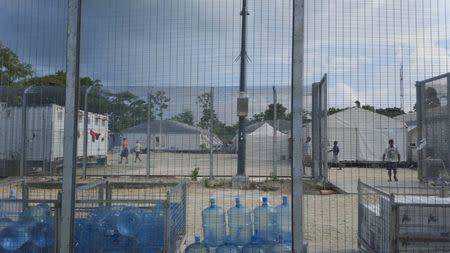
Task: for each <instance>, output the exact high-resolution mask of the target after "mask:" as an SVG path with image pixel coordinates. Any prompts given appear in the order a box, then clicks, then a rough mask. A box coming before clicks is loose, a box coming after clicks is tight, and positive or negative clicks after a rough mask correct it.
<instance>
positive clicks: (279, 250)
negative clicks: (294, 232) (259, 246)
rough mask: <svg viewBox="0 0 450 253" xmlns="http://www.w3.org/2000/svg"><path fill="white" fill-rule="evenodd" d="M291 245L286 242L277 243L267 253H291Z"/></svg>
mask: <svg viewBox="0 0 450 253" xmlns="http://www.w3.org/2000/svg"><path fill="white" fill-rule="evenodd" d="M291 252H292V245H291V243H288V242H279V243H277V244H275V245H273V246H272V247H271V249H270V252H269V253H291Z"/></svg>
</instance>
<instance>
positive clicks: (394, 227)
mask: <svg viewBox="0 0 450 253" xmlns="http://www.w3.org/2000/svg"><path fill="white" fill-rule="evenodd" d="M389 205H390V209H389V211H390V214H389V218H390V221H391V222H390V224H389V240H390V243H389V245H390V252H398V241H397V236H398V233H397V232H398V228H399V227H398V212H397V205H396V204H395V195H394V194H393V193H391V194H390V195H389Z"/></svg>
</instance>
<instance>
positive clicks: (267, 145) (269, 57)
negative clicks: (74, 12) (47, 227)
mask: <svg viewBox="0 0 450 253" xmlns="http://www.w3.org/2000/svg"><path fill="white" fill-rule="evenodd" d="M71 1H72V0H65V1H51V0H45V1H33V0H2V3H1V8H0V176H1V177H4V176H5V177H6V176H7V177H10V178H7V179H1V182H2V183H3V181H5V182H8V186H6V185H5V186H4V187H3V186H2V187H0V196H1V199H2V200H4V201H2V203H1V204H5V203H14V204H15V203H16V202H17V201H10V200H9V195H10V194H11V192H15V194H16V195H17V196H16V198H17V200H18V201H19V200H23V199H24V198H25V199H28V201H29V206H36V205H37V204H38V203H40V200H42V201H41V202H45V203H47V204H48V205H49V206H50V209H51V210H52V217H54V216H56V214H55V211H54V210H55V209H57V207H58V204H57V203H58V196H59V194H58V193H59V191H60V190H61V175H62V168H63V161H64V158H65V157H64V153H63V151H64V149H63V147H64V137H65V135H67V134H74V133H67V131H66V133H65V132H64V127H63V126H64V121H65V120H66V119H65V112H66V108H65V102H66V71H67V69H66V65H67V62H66V60H67V57H66V54H67V31H68V29H67V25H68V21H67V18H68V10H69V4H68V3H69V2H71ZM297 2H298V1H297V0H247V1H244V0H211V1H202V0H135V1H125V0H82V9H81V21H80V23H81V36H80V43H81V45H80V62H79V63H80V88H79V96H78V108H76V109H77V110H78V112H77V113H78V115H77V116H78V117H77V121H78V122H77V124H78V127H77V133H76V136H77V138H76V140H77V148H76V149H77V150H76V154H73V155H74V156H75V157H76V160H77V166H76V168H75V170H76V176H77V177H76V181H77V183H78V184H77V186H78V189H79V190H77V192H76V196H77V198H76V202H75V203H76V204H75V231H74V236H75V239H76V240H75V241H77V240H78V242H80V241H81V242H82V243H81V244H78V243H75V245H74V247H75V249H76V251H80V252H97V251H98V252H113V251H114V250H117V251H119V249H120V248H121V247H122V246H124V247H125V246H126V247H128V251H125V252H142V251H144V250H145V249H146V248H145V247H146V246H148V247H147V249H148V248H151V247H153V249H152V250H155V251H156V252H174V251H176V250H178V249H179V248H180V246H181V249H183V248H184V247H185V246H188V245H190V244H192V243H194V236H195V235H198V236H200V239H201V242H202V243H205V244H208V243H210V242H211V241H208V240H209V238H208V235H211V234H213V235H217V234H219V233H222V234H227V235H230V236H232V232H231V231H232V229H231V227H230V226H231V225H232V224H233V219H232V218H229V216H228V213H227V211H229V210H230V209H231V208H233V207H235V206H236V203H235V202H236V200H235V198H236V197H239V198H240V203H241V204H242V205H243V206H246V207H247V208H248V209H250V210H252V211H253V213H252V214H251V215H250V217H251V218H250V225H249V226H251V227H252V228H251V229H250V231H251V232H250V234H251V235H257V237H256V239H255V240H256V241H257V244H263V245H264V246H265V247H266V250H268V251H270V250H272V249H273V248H274V247H284V246H285V247H287V248H289V246H291V243H290V242H289V240H287V242H285V243H280V238H279V235H280V234H283V232H286V233H287V234H289V232H290V230H289V229H286V227H288V226H287V225H286V224H290V223H291V218H292V217H291V216H290V213H289V212H286V213H282V211H279V210H283V209H282V207H283V205H282V196H283V195H287V196H289V197H292V195H291V188H292V182H295V181H294V180H293V178H292V173H291V171H292V169H293V168H292V166H291V162H292V158H293V157H300V156H301V157H302V158H303V161H304V162H305V163H304V165H305V167H306V168H305V177H304V179H303V183H304V193H305V195H304V198H303V199H302V200H298V199H297V200H294V201H296V203H298V201H301V204H302V205H303V209H304V212H305V213H304V217H303V224H304V235H305V240H306V241H308V243H309V247H308V252H354V251H355V250H358V249H359V248H360V247H363V246H364V247H365V248H366V249H368V248H370V247H371V249H373V247H372V246H374V247H375V243H376V242H378V241H387V239H386V238H385V237H383V238H380V237H377V234H380V231H381V232H383V231H384V230H379V228H378V227H376V228H369V229H366V228H367V227H366V225H367V226H369V225H371V224H375V223H377V222H378V223H379V222H382V224H383V226H384V225H385V223H386V221H387V222H389V224H390V223H392V222H390V221H391V214H392V213H386V214H384V213H383V214H382V213H381V211H380V210H381V209H379V210H378V211H376V210H375V211H374V208H372V207H373V206H376V205H378V206H379V207H380V206H383V205H384V204H383V203H384V202H383V201H384V199H385V198H389V197H387V195H384V194H382V193H380V192H379V191H378V190H376V189H372V188H361V189H360V191H362V192H360V193H359V195H358V181H359V180H360V181H362V182H365V183H368V184H375V185H381V186H382V188H383V189H384V190H383V191H384V192H386V193H392V192H394V191H395V193H398V192H400V191H401V190H403V191H406V192H409V193H408V194H410V193H411V192H414V191H413V190H411V189H412V188H419V187H421V188H424V189H433V188H432V187H431V186H430V184H438V185H439V184H441V185H442V184H445V183H446V181H448V178H447V176H446V175H445V173H444V172H443V171H445V170H443V169H442V168H447V169H448V168H449V164H448V163H449V162H448V161H449V160H450V159H449V158H448V154H449V153H450V152H449V151H448V150H449V141H448V136H449V133H448V125H449V123H448V120H449V117H448V109H447V107H446V105H448V103H447V97H448V84H447V86H446V84H445V82H447V83H448V79H449V78H448V76H441V77H440V78H437V79H433V80H426V79H428V78H430V77H433V76H438V75H441V74H443V73H448V72H449V58H450V56H449V53H448V52H449V50H450V48H449V39H448V38H449V36H448V34H450V25H449V24H450V15H449V8H450V5H449V4H450V3H449V2H448V1H444V0H434V1H424V0H394V1H389V0H336V1H334V0H314V1H313V0H305V1H304V3H305V5H304V7H305V12H304V15H305V16H304V18H305V22H304V25H305V30H304V34H303V38H304V42H305V47H304V59H303V60H304V80H302V81H303V84H304V85H303V97H302V98H301V99H302V101H303V111H301V112H295V111H293V109H294V108H297V107H296V106H297V105H294V106H293V105H292V101H293V99H292V88H293V87H292V81H293V80H292V75H291V74H292V73H291V72H292V69H291V68H292V59H293V55H292V48H293V44H292V43H293V42H292V41H293V38H294V37H293V34H292V31H293V22H292V20H293V18H294V17H293V7H294V3H297ZM245 3H246V4H247V6H244V4H245ZM244 17H246V19H245V21H246V22H245V24H246V26H243V23H244ZM244 37H245V40H243V39H244ZM324 74H326V75H327V76H326V85H325V84H324V83H325V82H324V80H322V82H321V84H320V85H319V88H318V89H319V91H317V90H316V91H314V87H313V85H312V84H313V83H316V82H318V81H319V80H321V78H322V77H323V75H324ZM420 80H426V81H420ZM294 81H297V80H294ZM417 81H419V82H418V83H417V88H416V87H414V84H415V83H416V82H417ZM321 85H323V87H322V89H321V88H320V86H321ZM315 94H319V95H317V96H316V95H315ZM315 99H318V100H317V101H316V100H315ZM238 101H239V103H238ZM247 102H248V108H246V107H247V106H246V104H247ZM238 105H239V106H238ZM316 106H318V107H319V109H318V110H315V107H316ZM294 113H300V114H301V115H302V118H303V126H302V128H303V136H301V137H300V136H297V138H302V145H303V149H305V148H308V146H309V145H312V146H311V147H310V150H311V155H312V162H309V161H308V159H307V158H308V155H306V156H305V154H307V152H305V150H304V152H303V154H296V153H293V152H292V150H293V147H292V145H293V144H292V143H293V142H292V140H293V138H296V136H292V125H294V124H293V123H295V122H292V115H293V114H294ZM244 115H245V116H244ZM239 122H240V123H241V124H239ZM444 122H447V123H446V124H444ZM316 126H317V127H316ZM239 129H241V133H239ZM242 130H243V131H242ZM317 130H320V131H319V134H316V133H317ZM308 136H310V137H312V144H308V143H306V139H307V137H308ZM244 139H245V145H243V144H242V143H243V140H244ZM389 140H393V141H394V146H393V147H390V146H389ZM417 140H419V142H418V141H417ZM335 141H336V142H337V146H336V148H337V149H336V148H335V147H334V145H333V143H334V142H335ZM239 143H241V146H240V144H239ZM330 150H335V151H336V150H339V152H337V151H336V152H333V151H332V152H328V151H330ZM325 152H326V153H325ZM398 155H400V157H398ZM66 158H67V157H66ZM308 162H309V163H308ZM317 163H319V164H317ZM416 165H417V166H416ZM310 167H313V169H311V168H310ZM328 167H329V169H328ZM416 167H418V168H416ZM294 169H297V168H294ZM326 172H328V173H326ZM21 175H23V176H24V178H22V179H24V180H25V181H26V182H25V183H23V182H22V181H17V182H16V183H11V181H10V180H14V178H20V176H21ZM25 176H27V177H25ZM28 176H30V177H28ZM84 177H86V178H84ZM103 177H109V179H108V180H106V179H102V178H103ZM318 179H322V180H318ZM323 179H325V180H323ZM97 180H100V181H99V183H98V182H97ZM103 180H106V181H103ZM116 180H117V182H116ZM179 180H187V181H188V182H187V183H186V188H183V187H181V186H179V184H178V182H179ZM426 181H428V184H427V183H426ZM93 182H94V183H93ZM95 182H97V183H98V184H97V183H95ZM119 182H122V183H119ZM85 183H93V184H91V185H90V186H86V187H84V188H83V186H81V185H82V184H85ZM297 183H298V181H297ZM43 185H45V187H43ZM133 185H134V186H133ZM180 185H183V184H180ZM91 186H92V187H91ZM80 187H82V188H80ZM179 187H181V188H182V190H180V189H179ZM417 191H418V190H417ZM417 191H416V193H414V194H413V193H411V194H412V195H414V196H417V195H419V193H420V194H421V195H422V196H424V197H423V198H426V199H428V200H430V201H431V200H432V199H435V196H437V195H439V193H435V192H434V190H430V191H431V192H433V193H428V192H426V191H425V192H422V191H418V192H419V193H417ZM399 195H401V196H403V195H407V194H399ZM263 196H268V197H269V206H270V207H274V208H275V207H278V209H277V210H278V211H277V212H276V214H277V215H278V216H277V217H278V220H277V221H276V222H275V221H274V222H273V223H271V224H270V225H271V226H272V227H270V228H267V230H270V229H272V231H276V232H274V234H271V236H272V237H273V238H270V239H267V238H258V236H261V235H260V234H258V233H257V231H256V230H258V229H255V228H256V227H259V226H260V225H261V224H256V223H257V219H255V212H256V210H257V209H256V208H258V207H261V205H262V199H263ZM358 196H359V197H358ZM396 196H397V195H396ZM212 197H214V198H215V200H216V206H217V207H222V208H223V209H220V208H219V209H220V210H223V212H224V214H223V216H221V217H224V218H223V219H224V221H222V220H220V221H219V222H217V220H216V221H215V222H214V221H213V222H211V221H210V220H208V219H205V218H204V215H202V214H203V211H204V210H209V209H207V208H208V207H210V204H211V203H210V201H211V200H210V199H211V198H212ZM361 197H362V199H361ZM442 199H444V200H445V201H447V198H446V197H443V198H442ZM289 201H290V202H292V199H291V198H289ZM3 202H4V203H3ZM289 205H290V203H289V204H288V206H289ZM2 206H3V205H2ZM13 206H14V205H13ZM13 206H10V207H8V208H9V209H14V208H13ZM125 206H126V207H127V208H125ZM391 206H392V205H391ZM396 207H398V209H399V210H402V208H407V209H408V208H410V207H403V206H402V205H400V204H396ZM375 209H376V208H375ZM96 210H98V212H95V211H96ZM100 210H108V211H107V212H108V213H110V215H106V216H104V217H103V216H102V215H103V214H101V213H102V212H101V211H100ZM125 210H126V211H127V212H130V213H133V212H134V213H138V214H139V215H137V216H136V217H138V218H135V219H136V220H139V219H140V218H139V217H140V216H142V215H143V216H146V215H150V216H151V214H154V213H159V214H160V218H161V217H162V219H154V220H152V219H153V218H150V220H152V222H151V223H148V222H141V225H142V228H143V229H146V228H148V227H149V226H153V227H157V226H159V227H158V228H161V229H158V230H157V231H159V232H160V233H159V234H157V235H155V237H154V238H158V240H159V239H161V238H162V239H161V240H162V241H163V244H161V240H159V241H158V243H153V242H149V241H145V240H146V238H144V239H142V240H143V241H142V242H141V244H139V242H137V241H135V240H134V239H129V238H128V239H129V240H123V238H122V237H121V236H118V234H120V232H118V230H116V229H115V228H114V226H113V229H111V226H110V225H111V223H114V222H116V221H115V220H114V217H113V216H114V215H116V214H118V213H122V212H124V213H126V212H125ZM270 210H271V211H274V209H270ZM410 210H415V209H414V208H413V207H411V209H410ZM420 210H428V209H426V208H424V209H420ZM436 210H440V211H437V212H441V211H442V210H443V209H436ZM153 211H155V212H153ZM402 212H403V211H402ZM405 212H406V211H405ZM408 212H409V211H408ZM414 212H416V211H414ZM417 212H419V213H421V212H422V211H419V209H418V210H417ZM423 212H428V211H423ZM13 213H15V216H16V217H18V216H20V214H18V212H17V211H13ZM442 213H444V211H442ZM95 215H98V216H102V217H103V218H104V219H103V221H104V223H102V225H104V227H103V228H102V229H103V230H101V231H102V232H105V231H106V232H105V233H103V234H101V233H97V232H98V231H97V230H96V228H95V227H92V226H89V225H87V226H86V224H85V220H88V219H90V217H91V216H95ZM420 215H421V214H420ZM420 215H419V214H418V215H417V217H422V216H420ZM152 217H153V216H152ZM411 217H412V216H411ZM414 217H415V215H414ZM424 217H425V216H424ZM442 217H443V216H442ZM0 218H1V217H0ZM294 218H295V217H294ZM297 218H298V217H297ZM358 218H359V219H360V220H358ZM400 218H401V217H400ZM133 219H134V218H133ZM133 219H131V218H130V220H133ZM361 219H363V220H361ZM364 219H365V220H364ZM423 219H424V220H426V221H427V222H428V214H427V216H426V217H425V218H423ZM444 219H448V218H444ZM161 220H163V222H161ZM413 220H414V219H413ZM230 221H231V223H230ZM168 222H169V223H168ZM116 223H117V222H116ZM211 223H212V224H211ZM218 223H219V224H218ZM167 224H171V226H170V229H169V230H167V229H166V228H165V226H167ZM230 224H231V225H230ZM283 224H284V225H286V226H285V227H284V229H285V230H284V231H281V228H280V227H282V225H283ZM363 224H364V226H361V225H363ZM247 225H248V224H247ZM266 225H267V224H266ZM416 225H417V226H416ZM416 225H415V226H416V228H417V230H423V231H425V230H427V229H429V226H428V224H416ZM162 227H164V229H163V228H162ZM211 227H212V228H213V229H210V230H207V229H209V228H211ZM77 228H83V229H85V228H87V230H77ZM399 228H401V229H402V227H401V226H400V227H399ZM419 228H420V229H419ZM89 229H91V230H89ZM92 229H93V230H92ZM364 229H366V230H364ZM377 229H378V230H377ZM2 231H3V229H1V228H0V233H2ZM80 231H82V232H80ZM162 231H164V233H163V232H162ZM205 231H212V232H213V233H208V232H206V233H205ZM391 231H392V230H389V231H388V232H389V233H384V234H383V236H386V234H388V235H389V237H392V236H394V234H393V233H391ZM122 232H123V233H127V232H126V231H122ZM55 233H57V232H55ZM99 234H101V235H102V236H103V237H97V238H95V236H98V235H99ZM263 234H264V233H263ZM374 234H375V235H374ZM89 235H92V238H89V237H87V236H89ZM94 235H95V236H94ZM283 235H284V237H285V238H283V239H286V238H289V236H286V234H283ZM161 236H162V237H161ZM398 236H399V237H398V238H397V241H398V244H397V245H398V250H399V251H402V250H403V251H405V252H408V250H409V252H413V251H416V250H417V251H419V252H420V251H422V252H427V251H428V252H433V251H439V250H442V251H445V249H447V248H446V247H447V246H446V243H447V242H446V241H444V240H442V241H441V242H440V244H439V246H436V245H437V244H430V243H429V242H427V243H425V242H421V243H418V244H417V243H416V242H414V243H412V244H408V243H406V244H405V245H406V246H408V245H413V247H414V248H413V249H411V248H409V247H410V246H408V247H407V248H405V247H406V246H405V245H403V242H401V241H402V240H404V239H405V238H403V239H402V238H401V236H403V235H401V234H399V235H398ZM436 236H437V237H439V236H438V235H436ZM436 236H434V237H436ZM128 237H130V238H131V237H132V236H128ZM183 237H184V238H183ZM434 237H433V238H434ZM121 238H122V239H121ZM439 238H440V237H439ZM147 239H148V238H147ZM183 239H185V242H186V243H185V244H184V243H182V242H183ZM205 239H206V240H205ZM222 239H223V241H226V240H227V237H226V236H225V237H224V238H222ZM250 239H251V238H250ZM250 239H249V240H250ZM406 239H408V238H406ZM258 240H260V241H258ZM261 240H262V241H263V242H261ZM264 240H265V241H264ZM362 240H363V241H364V244H365V245H358V242H360V241H361V242H362ZM389 240H390V239H389ZM281 241H283V240H281ZM90 242H94V243H93V244H92V243H90ZM246 242H248V241H246ZM56 243H58V242H57V241H56ZM142 244H144V245H146V246H142ZM219 244H225V243H224V242H220V243H219ZM232 244H236V242H233V243H232ZM241 244H242V243H241ZM419 244H420V245H419ZM208 246H210V245H208ZM221 246H222V245H221ZM416 246H417V247H416ZM239 247H242V245H240V246H239ZM377 247H378V246H377ZM386 247H387V246H386ZM389 247H390V246H389ZM43 248H45V247H43ZM122 249H123V248H122ZM1 250H2V249H0V251H1ZM36 250H37V249H36ZM42 250H45V249H41V251H42ZM148 250H149V251H150V252H152V250H151V249H148ZM383 250H386V248H383V247H381V246H379V247H378V248H375V252H383ZM396 250H397V249H396ZM387 251H389V249H388V250H387ZM29 252H31V251H29Z"/></svg>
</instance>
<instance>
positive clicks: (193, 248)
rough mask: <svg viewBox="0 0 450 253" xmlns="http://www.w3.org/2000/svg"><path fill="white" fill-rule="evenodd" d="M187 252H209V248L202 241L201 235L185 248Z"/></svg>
mask: <svg viewBox="0 0 450 253" xmlns="http://www.w3.org/2000/svg"><path fill="white" fill-rule="evenodd" d="M184 252H185V253H209V248H208V247H206V246H205V245H203V243H201V242H200V236H195V242H194V243H193V244H191V245H189V246H187V248H186V249H185V250H184Z"/></svg>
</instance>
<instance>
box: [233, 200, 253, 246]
mask: <svg viewBox="0 0 450 253" xmlns="http://www.w3.org/2000/svg"><path fill="white" fill-rule="evenodd" d="M252 230H253V223H252V210H251V209H249V208H246V207H245V206H243V205H242V204H241V200H240V198H239V197H237V198H236V206H234V207H232V208H230V209H229V210H228V231H229V233H230V240H231V243H233V244H235V245H240V246H243V245H245V244H247V243H249V242H250V241H251V239H252V234H253V232H252Z"/></svg>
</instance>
